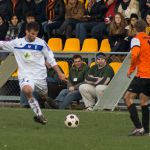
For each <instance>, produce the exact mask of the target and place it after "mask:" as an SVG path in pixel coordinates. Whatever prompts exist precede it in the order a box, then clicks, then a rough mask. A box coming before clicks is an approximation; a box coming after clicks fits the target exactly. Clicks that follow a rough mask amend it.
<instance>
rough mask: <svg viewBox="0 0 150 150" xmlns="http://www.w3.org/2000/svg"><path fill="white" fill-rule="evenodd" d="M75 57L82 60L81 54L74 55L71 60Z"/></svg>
mask: <svg viewBox="0 0 150 150" xmlns="http://www.w3.org/2000/svg"><path fill="white" fill-rule="evenodd" d="M77 58H80V59H81V60H82V56H81V55H74V56H73V60H75V59H77Z"/></svg>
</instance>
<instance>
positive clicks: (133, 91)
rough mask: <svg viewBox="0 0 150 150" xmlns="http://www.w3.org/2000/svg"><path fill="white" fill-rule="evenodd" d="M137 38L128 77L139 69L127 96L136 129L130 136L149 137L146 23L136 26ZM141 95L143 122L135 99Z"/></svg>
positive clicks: (149, 71)
mask: <svg viewBox="0 0 150 150" xmlns="http://www.w3.org/2000/svg"><path fill="white" fill-rule="evenodd" d="M135 29H136V32H137V34H136V36H135V37H134V38H133V39H132V40H131V65H130V68H129V70H128V73H127V76H128V77H130V75H131V74H132V73H133V72H134V71H135V70H136V69H137V74H136V76H135V78H134V79H133V81H132V82H131V84H130V86H129V88H128V90H127V92H126V94H125V96H124V99H125V103H126V105H127V107H128V111H129V113H130V118H131V120H132V122H133V124H134V126H135V129H134V130H133V131H132V132H131V133H130V134H129V135H130V136H139V135H149V109H148V99H149V97H150V36H148V35H147V34H146V33H145V29H146V23H145V22H143V21H138V22H137V23H136V24H135ZM137 95H139V98H140V104H141V110H142V121H140V119H139V116H138V112H137V109H136V106H135V104H134V103H133V101H134V99H135V98H136V97H137Z"/></svg>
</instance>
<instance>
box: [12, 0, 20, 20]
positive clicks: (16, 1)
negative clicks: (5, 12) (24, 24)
mask: <svg viewBox="0 0 150 150" xmlns="http://www.w3.org/2000/svg"><path fill="white" fill-rule="evenodd" d="M9 7H10V9H11V15H10V17H11V16H12V15H16V16H18V19H19V20H20V21H21V20H22V19H23V14H22V0H9Z"/></svg>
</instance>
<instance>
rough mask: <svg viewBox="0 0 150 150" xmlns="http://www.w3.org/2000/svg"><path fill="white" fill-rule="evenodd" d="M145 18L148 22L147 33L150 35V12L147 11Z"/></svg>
mask: <svg viewBox="0 0 150 150" xmlns="http://www.w3.org/2000/svg"><path fill="white" fill-rule="evenodd" d="M145 19H146V20H145V21H146V23H147V27H146V33H147V34H148V35H150V12H147V14H146V18H145Z"/></svg>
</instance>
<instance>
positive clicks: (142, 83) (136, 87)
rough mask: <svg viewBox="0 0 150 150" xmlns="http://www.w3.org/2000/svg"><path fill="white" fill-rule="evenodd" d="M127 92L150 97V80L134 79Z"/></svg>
mask: <svg viewBox="0 0 150 150" xmlns="http://www.w3.org/2000/svg"><path fill="white" fill-rule="evenodd" d="M128 91H130V92H132V93H137V94H140V93H143V94H145V95H146V96H150V79H148V78H139V77H135V78H134V79H133V80H132V82H131V84H130V85H129V88H128Z"/></svg>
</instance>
